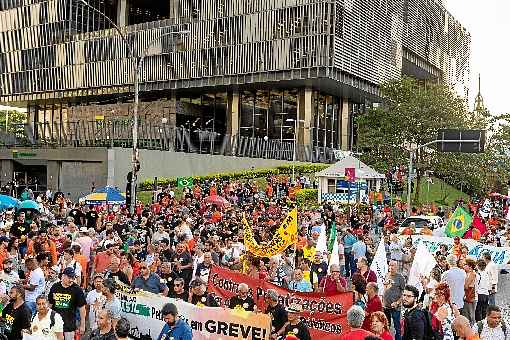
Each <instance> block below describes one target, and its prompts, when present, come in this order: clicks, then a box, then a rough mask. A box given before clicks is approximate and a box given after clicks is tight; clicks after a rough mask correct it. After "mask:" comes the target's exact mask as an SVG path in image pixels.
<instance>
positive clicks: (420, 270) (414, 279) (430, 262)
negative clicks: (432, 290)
mask: <svg viewBox="0 0 510 340" xmlns="http://www.w3.org/2000/svg"><path fill="white" fill-rule="evenodd" d="M436 264H437V262H436V259H435V258H434V256H433V255H432V254H431V253H430V252H429V251H428V249H427V248H426V247H425V245H424V244H423V243H419V244H418V246H417V247H416V253H415V254H414V260H413V264H412V265H411V269H410V271H409V279H408V280H407V284H408V285H411V286H414V287H416V288H418V291H419V292H420V294H421V292H422V291H423V288H424V287H423V285H422V284H421V280H420V279H421V276H424V277H428V276H429V275H430V272H431V271H432V269H434V267H435V266H436Z"/></svg>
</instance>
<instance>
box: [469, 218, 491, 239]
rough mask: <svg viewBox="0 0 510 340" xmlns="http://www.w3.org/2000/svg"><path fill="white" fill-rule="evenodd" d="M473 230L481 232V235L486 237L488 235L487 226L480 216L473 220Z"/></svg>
mask: <svg viewBox="0 0 510 340" xmlns="http://www.w3.org/2000/svg"><path fill="white" fill-rule="evenodd" d="M471 225H472V226H473V228H476V229H478V230H479V231H480V234H482V235H485V234H486V233H487V226H486V225H485V223H483V220H482V219H481V218H480V216H476V217H475V218H474V219H473V223H472V224H471Z"/></svg>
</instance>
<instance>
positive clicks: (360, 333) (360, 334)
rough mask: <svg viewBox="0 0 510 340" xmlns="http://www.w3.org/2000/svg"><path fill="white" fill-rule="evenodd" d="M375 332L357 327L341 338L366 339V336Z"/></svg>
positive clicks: (344, 339)
mask: <svg viewBox="0 0 510 340" xmlns="http://www.w3.org/2000/svg"><path fill="white" fill-rule="evenodd" d="M369 335H374V333H372V332H369V331H366V330H364V329H355V330H352V331H350V332H347V333H345V334H343V335H341V336H340V340H365V337H367V336H369Z"/></svg>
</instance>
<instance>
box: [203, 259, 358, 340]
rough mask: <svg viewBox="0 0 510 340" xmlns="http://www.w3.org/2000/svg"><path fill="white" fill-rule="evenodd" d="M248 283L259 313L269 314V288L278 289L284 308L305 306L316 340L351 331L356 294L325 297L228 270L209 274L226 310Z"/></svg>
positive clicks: (305, 316)
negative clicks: (349, 320)
mask: <svg viewBox="0 0 510 340" xmlns="http://www.w3.org/2000/svg"><path fill="white" fill-rule="evenodd" d="M240 283H246V284H247V285H248V286H249V287H250V292H249V293H250V294H251V296H252V297H253V300H254V301H255V303H256V304H257V308H258V309H259V310H262V311H265V310H266V304H265V301H264V296H265V295H266V292H267V290H268V289H274V290H276V291H277V292H278V295H279V296H280V302H281V303H282V305H283V306H284V307H287V306H288V305H289V304H291V303H299V304H300V305H301V306H302V307H303V313H301V319H303V320H304V321H306V324H307V325H308V329H309V330H310V335H311V337H312V339H321V340H333V339H335V340H336V339H338V336H339V335H340V334H342V333H343V332H345V331H347V330H348V325H347V319H346V317H347V310H348V309H349V308H350V307H351V306H352V303H353V294H352V292H349V293H342V294H335V295H329V296H328V295H325V294H322V293H299V292H293V291H290V290H288V289H285V288H281V287H279V286H276V285H274V284H272V283H269V282H267V281H264V280H258V279H254V278H251V277H249V276H247V275H243V274H240V273H237V272H234V271H231V270H228V269H225V268H221V267H217V266H214V267H213V268H212V270H211V273H210V274H209V287H208V290H209V293H212V294H213V295H214V296H215V298H216V300H217V301H218V303H220V305H221V306H222V307H224V306H228V302H229V299H230V298H231V297H232V296H234V295H236V293H237V290H238V287H239V284H240Z"/></svg>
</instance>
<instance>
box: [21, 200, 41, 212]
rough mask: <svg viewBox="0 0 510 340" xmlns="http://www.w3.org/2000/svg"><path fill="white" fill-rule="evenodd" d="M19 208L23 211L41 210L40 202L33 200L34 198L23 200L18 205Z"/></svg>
mask: <svg viewBox="0 0 510 340" xmlns="http://www.w3.org/2000/svg"><path fill="white" fill-rule="evenodd" d="M18 210H19V211H21V210H35V211H36V212H39V203H37V202H36V201H32V200H26V201H23V202H21V203H20V204H19V205H18Z"/></svg>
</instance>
